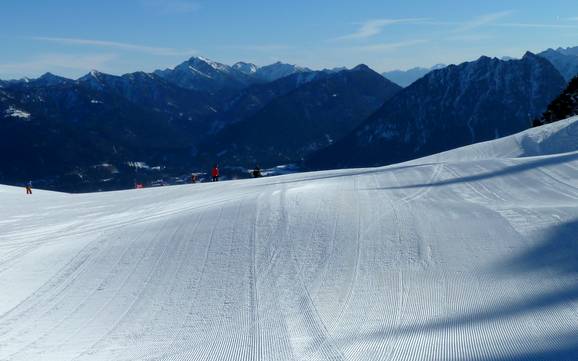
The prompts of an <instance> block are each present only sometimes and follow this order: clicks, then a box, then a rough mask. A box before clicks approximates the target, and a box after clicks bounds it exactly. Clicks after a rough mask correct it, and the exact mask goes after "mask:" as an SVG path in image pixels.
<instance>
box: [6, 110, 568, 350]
mask: <svg viewBox="0 0 578 361" xmlns="http://www.w3.org/2000/svg"><path fill="white" fill-rule="evenodd" d="M577 137H578V118H573V119H569V120H566V121H563V122H559V123H556V124H553V125H550V126H545V127H541V128H537V129H532V130H529V131H527V132H524V133H522V134H519V135H516V136H512V137H508V138H504V139H500V140H496V141H492V142H488V143H482V144H478V145H474V146H470V147H466V148H462V149H458V150H454V151H451V152H447V153H444V154H440V155H436V156H432V157H428V158H424V159H421V160H417V161H413V162H409V163H405V164H400V165H395V166H390V167H384V168H375V169H355V170H338V171H329V172H316V173H308V174H293V175H286V176H280V177H270V178H261V179H255V180H244V181H231V182H221V183H211V184H195V185H186V186H175V187H163V188H155V189H143V190H132V191H122V192H111V193H96V194H84V195H68V194H60V193H53V192H43V191H37V190H34V194H33V195H32V196H26V195H25V194H24V193H25V192H24V191H23V189H21V188H13V187H8V186H2V187H0V200H1V202H0V290H1V292H0V360H6V361H8V360H35V361H40V360H55V361H56V360H58V361H65V360H420V361H423V360H436V361H440V360H488V361H489V360H514V361H521V360H549V361H551V360H567V361H574V360H578V152H577V150H578V143H577V142H576V140H577Z"/></svg>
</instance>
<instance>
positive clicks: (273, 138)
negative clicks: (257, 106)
mask: <svg viewBox="0 0 578 361" xmlns="http://www.w3.org/2000/svg"><path fill="white" fill-rule="evenodd" d="M285 79H287V78H285ZM400 90H401V87H399V86H398V85H396V84H394V83H393V82H391V81H389V80H387V79H385V78H383V77H382V76H381V75H379V74H378V73H376V72H374V71H373V70H371V69H369V68H368V67H367V66H365V65H360V66H357V67H356V68H354V69H352V70H343V71H340V72H337V73H321V74H319V73H317V74H316V77H315V79H314V80H311V81H309V82H307V83H305V84H304V85H302V86H300V87H297V88H295V89H294V90H293V91H291V92H288V93H286V94H285V95H281V96H279V97H277V98H275V99H273V100H272V101H271V102H270V103H268V104H267V105H266V106H264V107H263V108H262V109H261V110H259V111H258V112H256V113H255V114H254V115H252V116H250V117H249V118H247V119H245V120H243V121H240V122H237V123H236V124H234V125H232V126H230V127H229V128H226V129H224V130H223V131H222V132H221V133H219V134H217V135H216V136H215V137H214V138H211V139H210V140H209V142H207V143H206V144H204V146H203V150H204V153H205V157H206V158H208V159H213V160H218V161H219V162H221V163H225V164H257V163H258V164H261V165H262V166H274V165H278V164H279V163H280V162H281V163H284V162H294V161H297V160H301V159H302V158H304V157H306V156H308V155H309V154H311V153H312V152H314V151H316V150H318V149H321V148H324V147H326V146H328V145H330V144H332V143H333V142H334V141H337V140H339V139H341V138H342V137H343V136H345V135H347V134H348V133H349V132H350V131H352V130H353V129H354V128H355V127H356V126H357V125H359V124H360V122H361V121H363V120H364V119H365V118H367V117H368V116H369V115H371V113H373V112H374V111H375V110H377V109H378V108H379V107H380V106H381V105H382V104H383V103H384V102H385V101H386V100H387V99H390V98H391V97H392V96H394V95H395V94H397V93H398V92H399V91H400Z"/></svg>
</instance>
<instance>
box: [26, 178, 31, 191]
mask: <svg viewBox="0 0 578 361" xmlns="http://www.w3.org/2000/svg"><path fill="white" fill-rule="evenodd" d="M26 194H32V181H30V182H28V183H27V184H26Z"/></svg>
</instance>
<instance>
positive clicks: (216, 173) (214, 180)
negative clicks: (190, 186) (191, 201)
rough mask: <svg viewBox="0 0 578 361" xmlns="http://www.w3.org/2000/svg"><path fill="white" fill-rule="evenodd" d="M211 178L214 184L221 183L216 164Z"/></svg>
mask: <svg viewBox="0 0 578 361" xmlns="http://www.w3.org/2000/svg"><path fill="white" fill-rule="evenodd" d="M211 176H212V177H213V182H218V181H219V166H218V165H216V164H215V166H214V167H213V169H212V170H211Z"/></svg>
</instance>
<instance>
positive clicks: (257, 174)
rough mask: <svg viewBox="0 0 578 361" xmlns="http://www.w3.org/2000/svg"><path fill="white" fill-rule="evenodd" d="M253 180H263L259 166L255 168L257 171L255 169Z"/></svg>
mask: <svg viewBox="0 0 578 361" xmlns="http://www.w3.org/2000/svg"><path fill="white" fill-rule="evenodd" d="M252 174H253V178H261V177H262V176H263V174H261V168H259V166H258V165H256V166H255V169H253V172H252Z"/></svg>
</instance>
